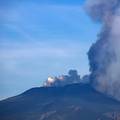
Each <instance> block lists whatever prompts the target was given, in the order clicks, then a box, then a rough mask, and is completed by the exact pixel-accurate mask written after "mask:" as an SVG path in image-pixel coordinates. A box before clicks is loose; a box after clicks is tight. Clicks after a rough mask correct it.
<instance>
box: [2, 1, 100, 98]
mask: <svg viewBox="0 0 120 120" xmlns="http://www.w3.org/2000/svg"><path fill="white" fill-rule="evenodd" d="M84 3H85V0H3V1H0V99H3V98H6V97H9V96H13V95H16V94H19V93H21V92H23V91H25V90H27V89H29V88H31V87H35V86H41V85H42V84H43V81H44V80H46V79H47V77H48V76H51V75H52V76H54V75H60V74H66V73H67V71H68V70H69V69H76V70H78V72H79V74H80V75H81V76H83V75H84V74H87V73H89V66H88V59H87V54H86V53H87V51H88V50H89V47H90V46H91V44H92V43H93V42H95V40H96V37H97V33H98V31H99V30H100V27H101V26H100V25H99V24H97V23H96V24H95V23H93V22H92V20H91V19H90V18H89V16H88V15H87V14H86V13H85V10H84Z"/></svg>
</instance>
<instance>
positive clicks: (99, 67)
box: [86, 0, 120, 100]
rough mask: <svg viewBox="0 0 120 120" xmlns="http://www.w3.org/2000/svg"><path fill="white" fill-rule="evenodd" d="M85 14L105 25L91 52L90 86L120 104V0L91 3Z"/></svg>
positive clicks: (101, 0) (90, 1) (89, 54)
mask: <svg viewBox="0 0 120 120" xmlns="http://www.w3.org/2000/svg"><path fill="white" fill-rule="evenodd" d="M86 10H87V12H88V14H89V15H90V16H91V17H92V18H93V20H96V21H99V22H102V24H103V28H102V31H101V33H100V34H99V37H98V40H97V42H96V43H94V44H93V45H92V47H91V48H90V50H89V52H88V57H89V61H90V71H91V75H90V79H91V83H92V85H93V87H95V88H96V89H97V90H99V91H100V92H103V93H105V94H107V95H110V96H112V97H114V98H116V99H117V100H120V0H88V1H87V3H86Z"/></svg>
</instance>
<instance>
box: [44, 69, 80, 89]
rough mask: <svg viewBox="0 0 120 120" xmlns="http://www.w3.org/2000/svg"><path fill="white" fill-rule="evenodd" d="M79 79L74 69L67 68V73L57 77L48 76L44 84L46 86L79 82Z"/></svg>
mask: <svg viewBox="0 0 120 120" xmlns="http://www.w3.org/2000/svg"><path fill="white" fill-rule="evenodd" d="M80 81H81V79H80V75H78V73H77V71H76V70H69V72H68V75H61V76H59V77H48V79H47V80H46V81H45V83H44V86H46V87H52V86H55V87H59V86H65V85H68V84H74V83H79V82H80Z"/></svg>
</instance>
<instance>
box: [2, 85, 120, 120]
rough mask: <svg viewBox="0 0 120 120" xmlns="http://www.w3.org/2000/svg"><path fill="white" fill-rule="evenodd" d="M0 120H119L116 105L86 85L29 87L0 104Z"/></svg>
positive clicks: (119, 115)
mask: <svg viewBox="0 0 120 120" xmlns="http://www.w3.org/2000/svg"><path fill="white" fill-rule="evenodd" d="M0 120H120V102H118V101H115V100H114V99H112V98H110V97H107V96H105V95H103V94H101V93H99V92H97V91H95V90H94V89H93V88H92V87H91V86H90V85H89V84H71V85H67V86H64V87H40V88H32V89H30V90H28V91H26V92H24V93H22V94H20V95H18V96H15V97H11V98H8V99H6V100H3V101H0Z"/></svg>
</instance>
